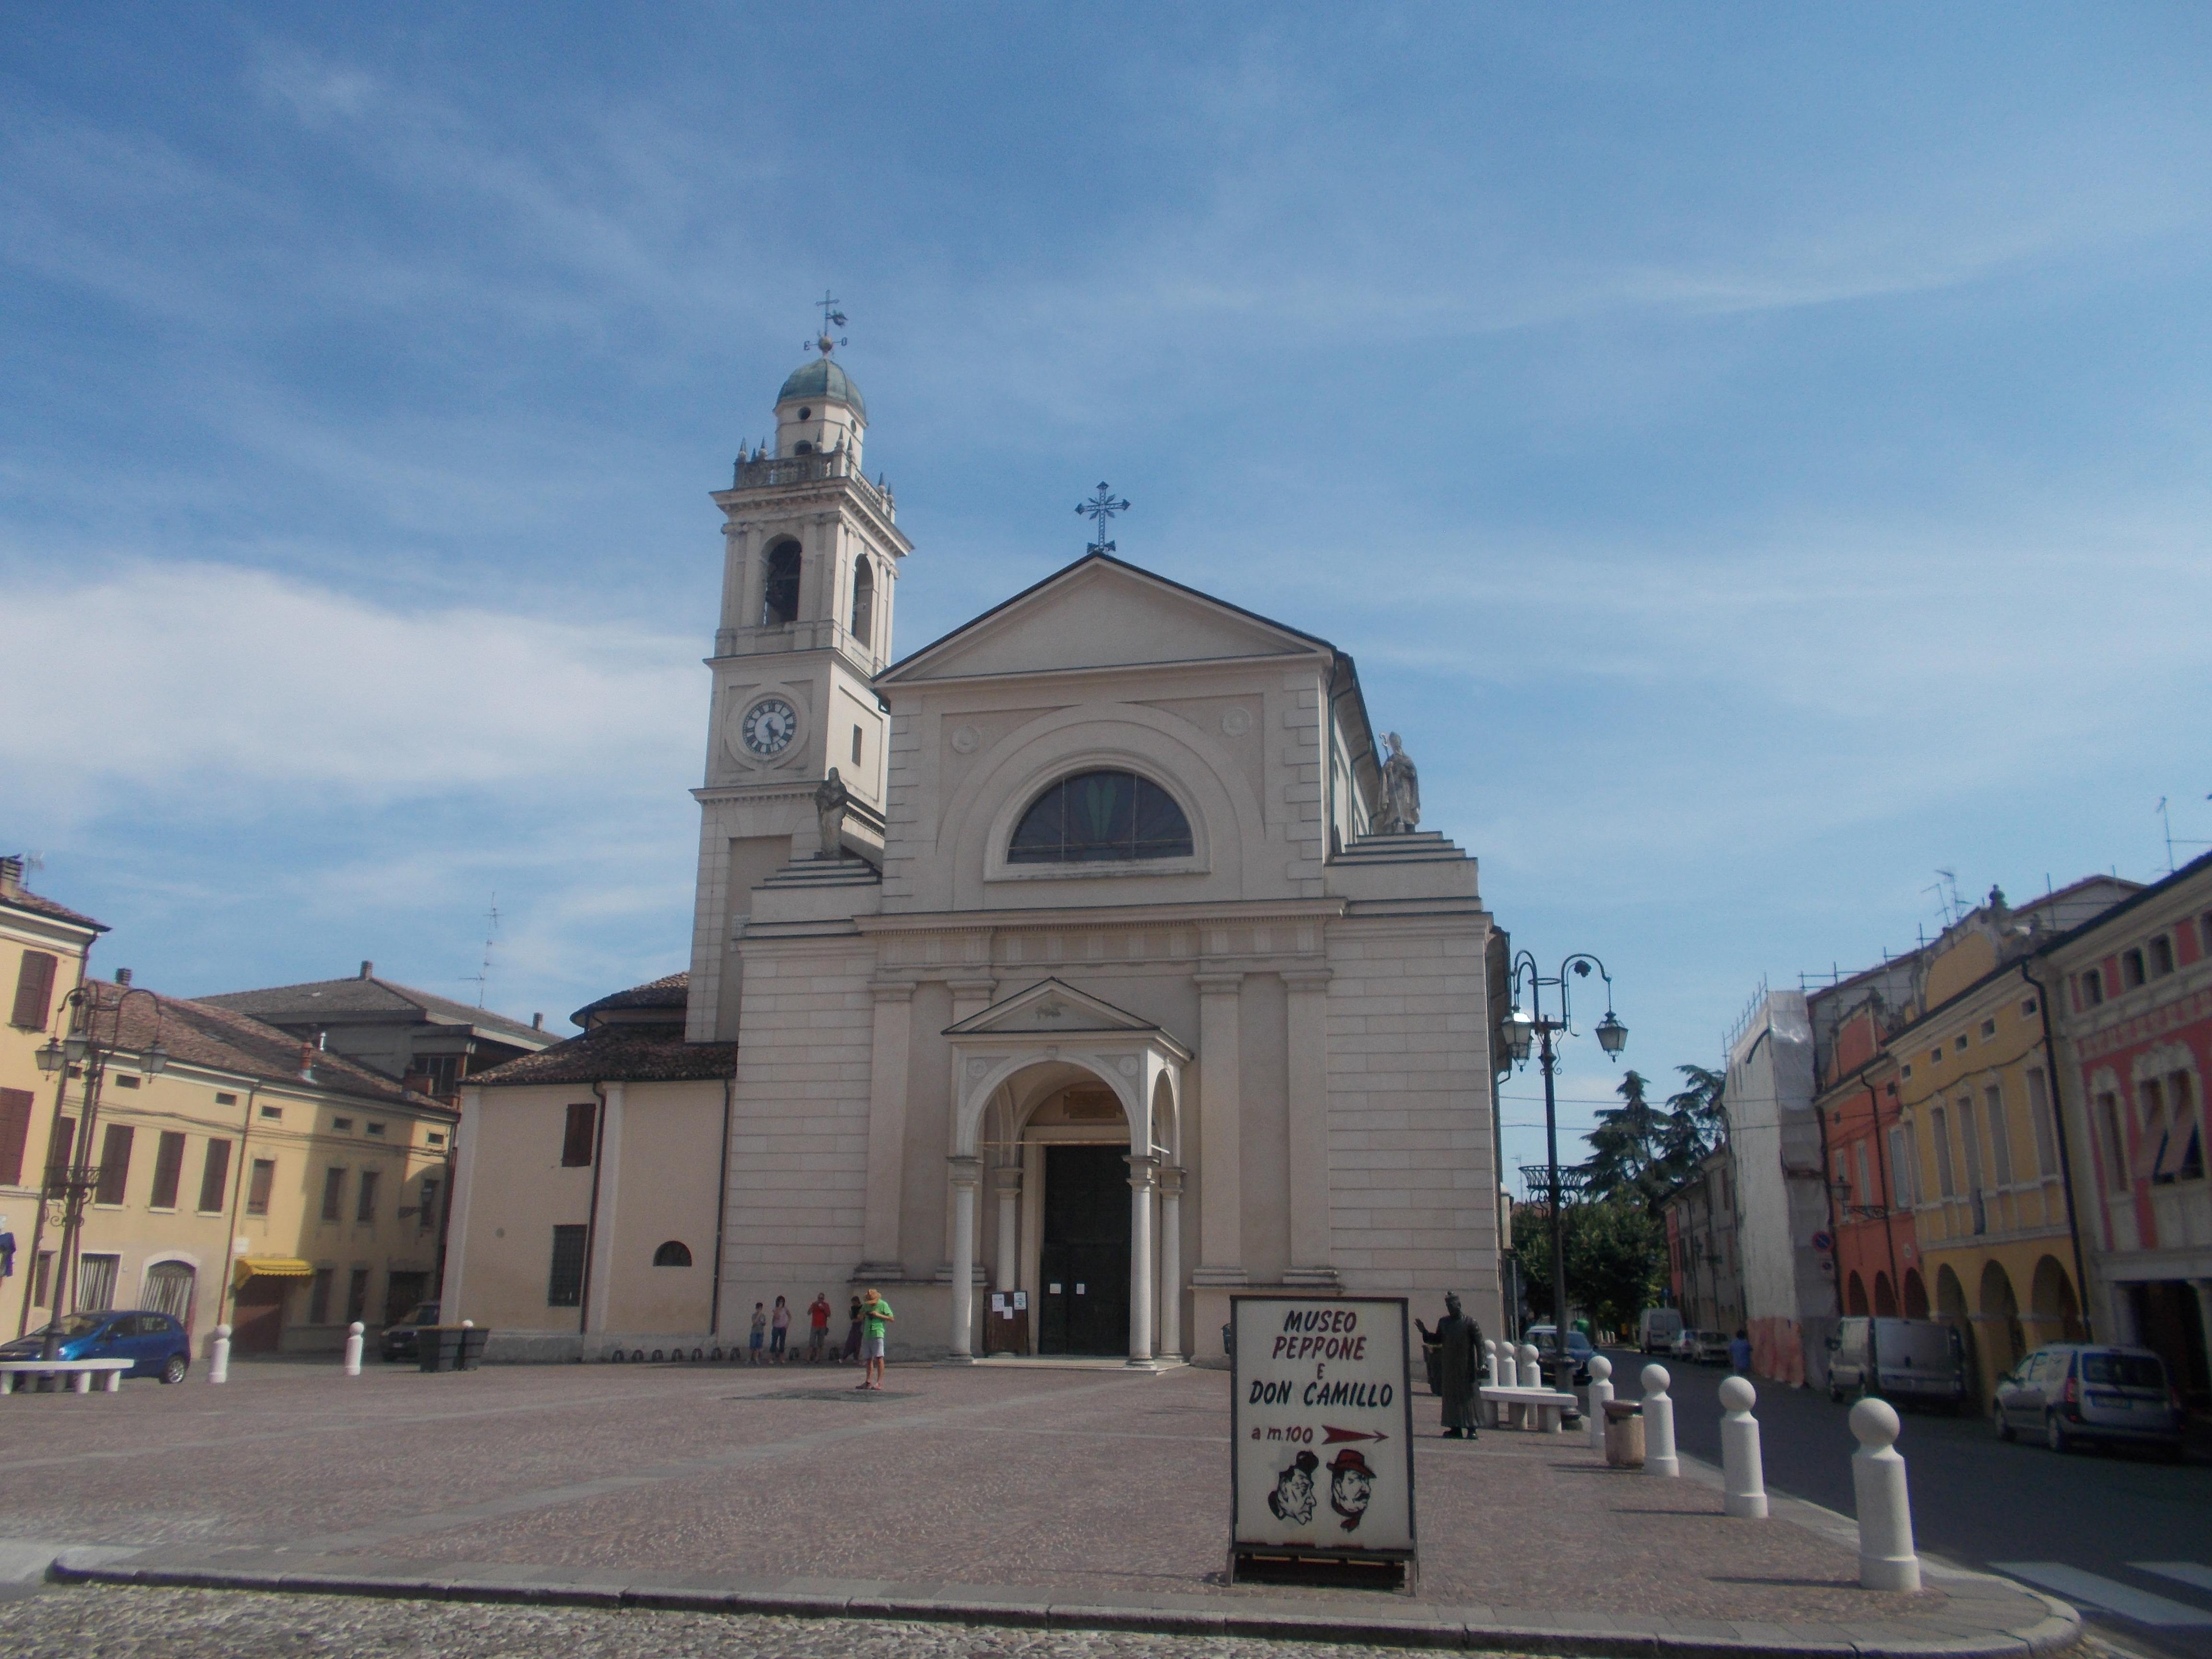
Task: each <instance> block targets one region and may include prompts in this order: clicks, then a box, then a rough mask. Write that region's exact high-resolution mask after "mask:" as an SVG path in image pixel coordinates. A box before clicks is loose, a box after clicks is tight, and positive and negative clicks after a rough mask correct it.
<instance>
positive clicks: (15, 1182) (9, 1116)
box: [0, 1089, 36, 1187]
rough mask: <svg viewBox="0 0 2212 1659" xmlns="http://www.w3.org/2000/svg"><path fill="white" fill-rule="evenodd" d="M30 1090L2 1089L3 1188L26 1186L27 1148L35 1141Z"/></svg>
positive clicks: (0, 1150) (0, 1173)
mask: <svg viewBox="0 0 2212 1659" xmlns="http://www.w3.org/2000/svg"><path fill="white" fill-rule="evenodd" d="M35 1103H36V1102H35V1100H34V1098H33V1096H32V1093H31V1091H29V1090H28V1089H0V1187H20V1186H21V1185H22V1184H23V1149H24V1147H25V1146H27V1144H28V1143H29V1141H30V1139H31V1108H32V1107H33V1105H34V1104H35Z"/></svg>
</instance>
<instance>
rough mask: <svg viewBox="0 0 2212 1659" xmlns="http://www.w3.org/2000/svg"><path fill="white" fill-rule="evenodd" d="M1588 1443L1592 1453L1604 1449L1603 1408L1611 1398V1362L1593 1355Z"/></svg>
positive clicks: (1598, 1355) (1602, 1356)
mask: <svg viewBox="0 0 2212 1659" xmlns="http://www.w3.org/2000/svg"><path fill="white" fill-rule="evenodd" d="M1589 1374H1590V1380H1589V1412H1588V1413H1586V1415H1587V1416H1588V1417H1589V1443H1590V1449H1591V1450H1592V1451H1598V1452H1601V1451H1603V1450H1604V1449H1605V1407H1606V1402H1607V1401H1609V1400H1611V1399H1612V1398H1613V1361H1611V1360H1610V1359H1607V1358H1606V1357H1605V1356H1604V1355H1603V1354H1593V1355H1591V1356H1590V1363H1589Z"/></svg>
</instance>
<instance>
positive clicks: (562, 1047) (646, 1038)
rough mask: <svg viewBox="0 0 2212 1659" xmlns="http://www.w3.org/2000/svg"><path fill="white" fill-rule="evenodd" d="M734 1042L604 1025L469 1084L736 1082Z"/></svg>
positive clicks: (669, 1028) (674, 1030)
mask: <svg viewBox="0 0 2212 1659" xmlns="http://www.w3.org/2000/svg"><path fill="white" fill-rule="evenodd" d="M737 1070H738V1045H737V1044H736V1043H734V1042H685V1041H684V1028H683V1026H681V1025H680V1024H668V1025H659V1024H654V1025H634V1024H621V1025H602V1026H599V1028H598V1029H597V1030H592V1031H587V1032H586V1033H585V1034H584V1035H583V1036H578V1037H570V1038H569V1039H568V1041H567V1042H557V1043H556V1044H554V1045H553V1047H551V1048H548V1049H546V1050H545V1051H544V1053H543V1054H525V1055H523V1056H522V1057H521V1058H520V1059H519V1060H508V1061H507V1063H506V1064H505V1065H504V1066H493V1067H492V1068H491V1070H489V1071H488V1072H481V1073H477V1075H476V1076H474V1077H472V1078H470V1079H467V1083H468V1085H469V1086H471V1087H476V1088H484V1089H499V1088H508V1087H520V1086H522V1085H526V1084H536V1083H685V1082H692V1081H697V1080H702V1079H719V1078H727V1077H734V1076H736V1075H737Z"/></svg>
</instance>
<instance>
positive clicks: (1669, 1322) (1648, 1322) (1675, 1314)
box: [1636, 1308, 1682, 1353]
mask: <svg viewBox="0 0 2212 1659" xmlns="http://www.w3.org/2000/svg"><path fill="white" fill-rule="evenodd" d="M1681 1334H1682V1310H1680V1308H1646V1309H1645V1310H1644V1311H1643V1312H1642V1313H1640V1314H1638V1315H1637V1316H1636V1346H1637V1347H1638V1348H1639V1349H1640V1350H1642V1351H1643V1352H1645V1353H1672V1352H1674V1339H1675V1338H1676V1337H1678V1336H1680V1335H1681Z"/></svg>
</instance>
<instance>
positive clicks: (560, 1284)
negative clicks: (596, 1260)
mask: <svg viewBox="0 0 2212 1659" xmlns="http://www.w3.org/2000/svg"><path fill="white" fill-rule="evenodd" d="M584 1231H585V1230H584V1229H583V1228H581V1227H574V1226H565V1225H564V1226H556V1228H554V1229H553V1269H552V1272H551V1273H550V1274H549V1275H548V1276H547V1278H546V1281H545V1305H546V1306H547V1307H549V1308H574V1307H577V1306H579V1305H580V1304H582V1302H583V1299H584Z"/></svg>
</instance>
